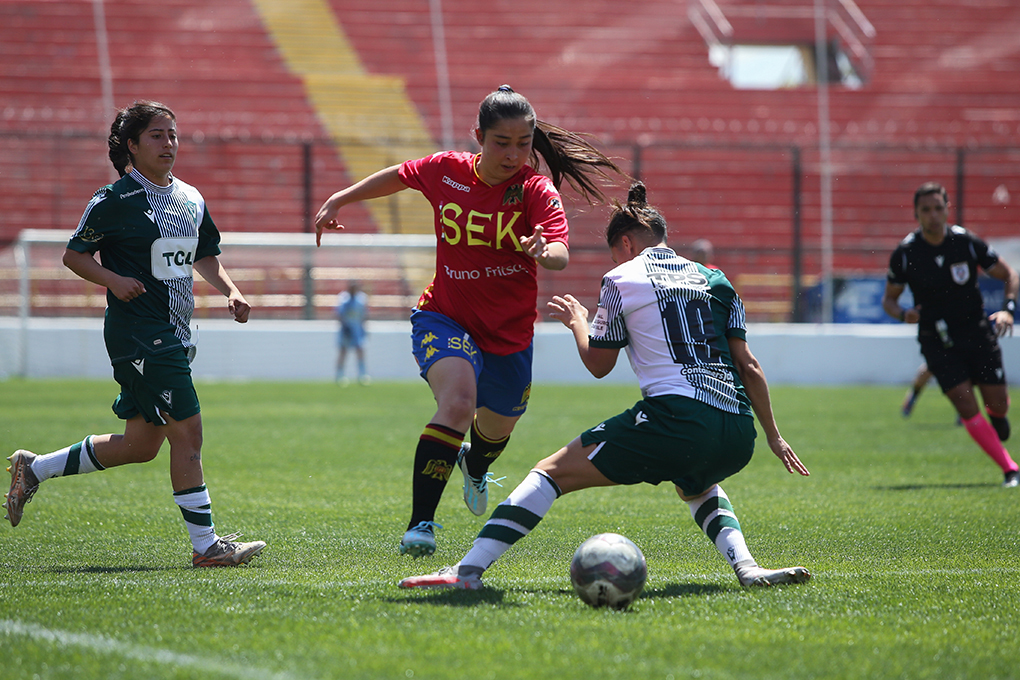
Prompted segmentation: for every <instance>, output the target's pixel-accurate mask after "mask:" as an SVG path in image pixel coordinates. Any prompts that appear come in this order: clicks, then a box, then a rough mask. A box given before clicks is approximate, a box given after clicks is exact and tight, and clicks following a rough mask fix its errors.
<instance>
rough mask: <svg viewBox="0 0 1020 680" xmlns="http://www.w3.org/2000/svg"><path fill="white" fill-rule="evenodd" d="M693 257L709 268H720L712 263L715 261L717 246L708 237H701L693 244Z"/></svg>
mask: <svg viewBox="0 0 1020 680" xmlns="http://www.w3.org/2000/svg"><path fill="white" fill-rule="evenodd" d="M691 259H692V260H694V261H695V262H697V263H698V264H703V265H705V266H706V267H708V268H709V269H718V267H716V266H715V265H714V264H712V263H713V262H714V261H715V248H713V247H712V242H711V241H709V240H708V239H707V238H699V239H697V240H696V241H695V242H694V243H692V244H691Z"/></svg>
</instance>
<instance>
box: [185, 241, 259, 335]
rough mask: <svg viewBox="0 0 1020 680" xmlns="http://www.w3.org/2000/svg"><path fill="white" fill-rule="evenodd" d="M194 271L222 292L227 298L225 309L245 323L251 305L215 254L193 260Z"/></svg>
mask: <svg viewBox="0 0 1020 680" xmlns="http://www.w3.org/2000/svg"><path fill="white" fill-rule="evenodd" d="M194 267H195V271H197V272H198V273H199V274H201V275H202V278H203V279H205V280H206V281H207V282H209V284H211V285H212V287H213V288H215V289H216V290H218V291H220V292H221V293H223V295H224V296H226V298H227V310H228V311H229V312H230V313H231V315H232V316H233V317H234V321H236V322H238V323H247V321H248V314H250V313H251V305H249V304H248V301H247V300H245V299H244V296H243V295H241V291H240V290H238V288H237V286H236V285H234V282H233V281H232V280H231V279H230V275H229V274H227V270H226V269H224V268H223V264H222V263H221V262H220V259H219V258H218V257H216V256H215V255H208V256H206V257H203V258H202V259H201V260H198V261H196V262H195V265H194Z"/></svg>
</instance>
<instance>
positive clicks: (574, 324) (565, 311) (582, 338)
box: [546, 295, 620, 378]
mask: <svg viewBox="0 0 1020 680" xmlns="http://www.w3.org/2000/svg"><path fill="white" fill-rule="evenodd" d="M546 307H548V308H549V316H551V317H552V318H554V319H556V320H558V321H560V322H561V323H562V324H563V325H564V326H566V327H567V328H569V329H570V332H571V333H573V334H574V342H576V343H577V353H578V354H579V355H580V357H581V363H583V364H584V367H585V368H587V369H588V372H589V373H591V374H592V375H593V376H595V377H596V378H604V377H605V376H607V375H609V372H610V371H611V370H613V367H614V366H616V359H617V357H618V356H619V355H620V350H618V349H610V348H606V347H592V346H591V345H590V344H589V343H588V337H589V331H588V310H587V309H585V307H584V305H582V304H581V303H580V302H578V301H577V299H576V298H574V296H573V295H564V296H563V297H560V296H558V295H555V296H553V299H552V300H550V301H549V302H548V303H546Z"/></svg>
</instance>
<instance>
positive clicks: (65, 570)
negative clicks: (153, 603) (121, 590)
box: [39, 566, 179, 574]
mask: <svg viewBox="0 0 1020 680" xmlns="http://www.w3.org/2000/svg"><path fill="white" fill-rule="evenodd" d="M178 569H179V567H152V566H136V567H46V568H43V569H39V571H45V572H49V573H51V574H144V573H147V572H157V571H178Z"/></svg>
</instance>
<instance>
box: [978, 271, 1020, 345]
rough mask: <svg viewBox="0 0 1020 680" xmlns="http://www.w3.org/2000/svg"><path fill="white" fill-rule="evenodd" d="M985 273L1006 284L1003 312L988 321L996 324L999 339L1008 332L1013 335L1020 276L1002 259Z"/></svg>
mask: <svg viewBox="0 0 1020 680" xmlns="http://www.w3.org/2000/svg"><path fill="white" fill-rule="evenodd" d="M985 272H986V273H987V274H988V275H989V276H991V277H993V278H996V279H999V280H1000V281H1003V282H1004V283H1005V284H1006V287H1005V289H1004V290H1003V295H1002V310H1001V311H998V312H993V313H992V314H990V315H989V317H988V319H989V320H990V321H991V322H992V323H994V324H995V333H996V335H998V336H999V337H1002V336H1003V335H1005V334H1006V333H1007V332H1009V334H1010V335H1013V322H1014V320H1015V317H1016V298H1017V295H1018V294H1020V274H1017V271H1016V270H1015V269H1013V268H1012V267H1010V266H1009V265H1008V264H1006V263H1005V262H1004V261H1003V260H1001V259H1000V260H999V261H998V262H996V263H995V264H994V265H992V266H991V267H990V268H988V269H986V270H985Z"/></svg>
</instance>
